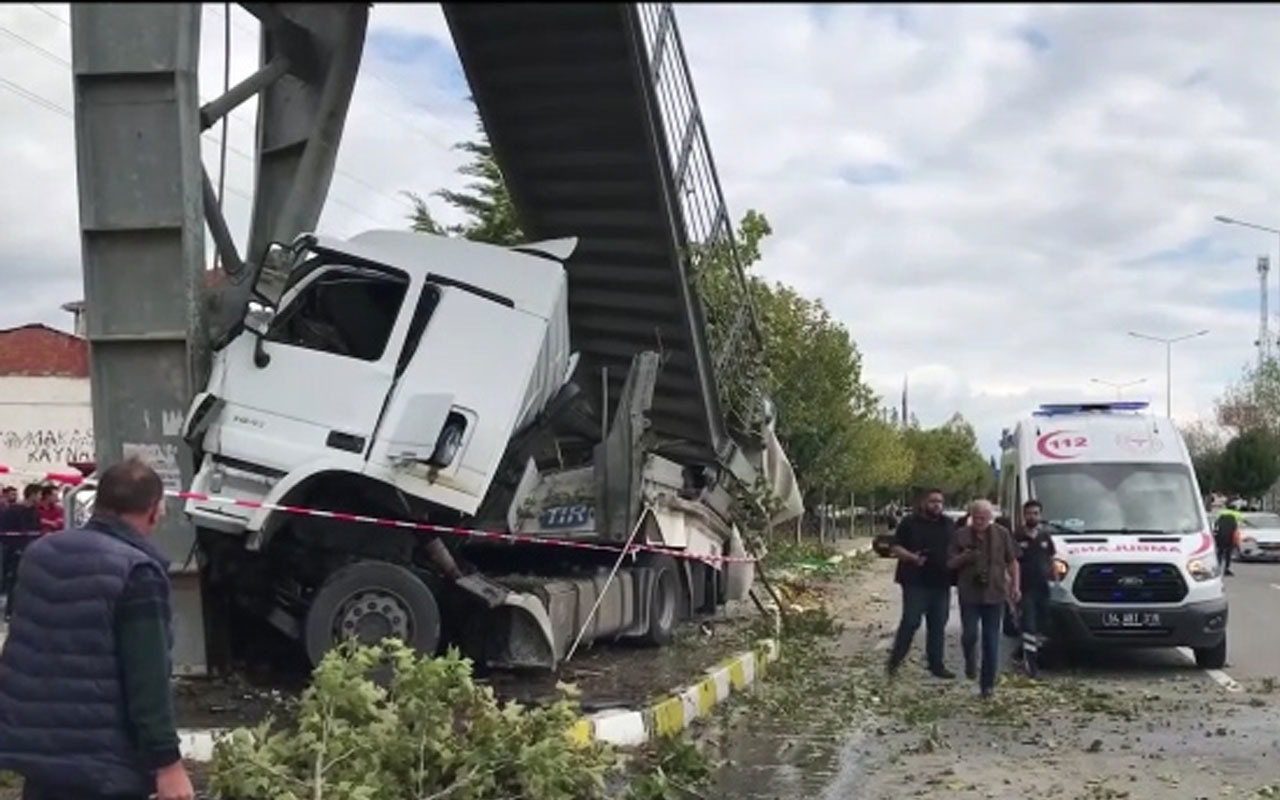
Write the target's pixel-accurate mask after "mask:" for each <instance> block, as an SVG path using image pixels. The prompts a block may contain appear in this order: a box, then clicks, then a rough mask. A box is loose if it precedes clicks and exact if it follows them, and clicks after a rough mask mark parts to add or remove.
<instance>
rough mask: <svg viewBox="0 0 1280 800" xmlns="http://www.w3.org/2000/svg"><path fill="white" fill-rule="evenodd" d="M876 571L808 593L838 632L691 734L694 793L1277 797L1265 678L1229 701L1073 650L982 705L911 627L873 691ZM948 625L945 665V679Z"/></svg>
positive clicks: (1139, 659) (1215, 689)
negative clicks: (696, 735)
mask: <svg viewBox="0 0 1280 800" xmlns="http://www.w3.org/2000/svg"><path fill="white" fill-rule="evenodd" d="M891 569H892V567H891V565H890V564H889V563H887V562H883V561H877V562H874V563H872V564H871V565H869V566H868V567H867V568H866V569H864V570H863V571H862V572H860V573H858V574H855V575H852V576H846V577H843V578H840V579H839V580H836V581H834V582H832V583H830V584H828V585H826V586H825V587H822V593H823V595H824V596H825V598H826V603H827V608H828V609H829V611H830V614H831V615H832V617H834V618H835V620H836V621H837V622H838V623H840V624H841V625H843V630H842V632H840V633H839V635H837V636H834V637H829V638H826V639H824V640H822V644H820V645H814V646H812V647H810V648H807V649H808V650H809V651H810V652H799V653H797V652H796V649H795V648H794V647H793V648H792V649H791V650H790V654H791V655H790V660H789V663H788V652H789V651H788V650H787V648H786V645H785V644H784V650H783V658H784V663H783V664H781V665H780V666H779V668H778V669H777V670H776V671H775V672H776V674H775V676H774V678H772V679H770V680H768V681H766V682H765V683H764V684H763V685H762V686H761V688H760V689H759V691H757V692H756V693H755V694H754V696H753V697H752V698H751V699H750V702H748V703H746V704H743V705H741V706H737V707H734V708H733V709H732V710H730V711H729V712H727V713H726V714H723V715H721V716H720V717H719V719H718V720H717V723H716V724H714V725H712V726H709V727H706V728H704V729H703V730H702V731H701V735H702V737H703V738H704V740H705V741H706V742H708V744H709V745H710V749H711V752H713V753H714V754H715V755H716V756H717V757H718V758H719V759H721V760H722V762H723V763H722V766H721V768H720V770H719V775H718V778H717V783H716V786H715V788H714V789H713V790H712V791H709V792H707V796H708V797H716V798H723V799H724V800H749V799H752V798H778V800H782V798H788V799H790V798H815V799H819V798H820V799H821V800H845V798H850V799H851V798H858V799H859V800H880V799H881V798H886V799H887V798H903V797H925V798H929V797H935V798H942V797H946V798H1011V799H1012V798H1027V797H1054V798H1066V799H1068V800H1075V799H1077V798H1078V799H1079V800H1098V799H1103V798H1133V799H1134V800H1144V799H1145V798H1169V799H1170V800H1172V799H1173V798H1188V799H1194V798H1221V797H1236V798H1267V797H1280V694H1277V693H1276V681H1274V680H1260V681H1251V682H1248V683H1247V684H1246V685H1245V686H1244V687H1243V690H1242V691H1239V692H1229V691H1226V690H1225V689H1224V688H1223V687H1222V686H1220V685H1219V684H1218V683H1216V682H1215V681H1214V680H1212V679H1211V676H1209V675H1207V674H1206V673H1205V672H1203V671H1201V670H1198V669H1196V668H1195V667H1194V666H1193V665H1191V664H1189V663H1188V664H1183V665H1178V664H1177V662H1176V661H1171V660H1169V659H1168V658H1167V657H1164V659H1163V660H1161V658H1157V657H1156V656H1148V655H1126V654H1117V655H1114V656H1106V657H1095V656H1092V655H1090V654H1081V653H1075V654H1068V657H1067V659H1066V660H1065V661H1064V662H1063V663H1062V664H1061V665H1060V666H1057V667H1056V668H1055V669H1053V670H1052V671H1049V672H1047V673H1043V677H1042V680H1040V681H1037V682H1032V681H1030V680H1028V679H1026V678H1025V677H1023V676H1022V675H1020V674H1019V673H1017V672H1016V671H1015V670H1014V669H1013V668H1012V667H1011V666H1007V667H1006V669H1005V670H1004V673H1003V675H1002V679H1001V683H1000V685H999V687H998V688H997V692H996V696H995V698H993V699H992V700H990V701H985V702H984V701H982V700H981V699H979V698H978V697H977V687H976V686H975V685H974V684H973V683H971V682H969V681H966V680H965V679H964V678H963V677H961V678H959V679H957V680H955V681H942V680H938V679H935V678H932V677H931V676H928V675H927V673H926V672H925V671H924V668H923V665H922V664H921V658H922V652H921V651H922V649H923V636H924V631H923V630H921V632H920V633H919V634H917V640H916V644H915V650H914V653H913V656H912V658H911V659H910V660H909V661H908V663H907V664H906V665H904V666H903V668H902V670H901V672H900V674H899V676H898V678H897V679H896V681H894V682H893V683H890V682H888V681H887V680H886V679H885V677H884V675H883V664H884V658H885V655H886V652H885V651H886V648H887V645H888V639H889V637H890V636H891V634H892V632H893V629H894V627H895V626H896V618H897V614H898V608H899V606H898V602H897V601H898V597H899V590H898V589H897V587H896V586H895V585H894V584H893V583H892V580H891V574H892V573H891ZM952 616H953V620H952V628H951V630H950V631H949V633H948V639H949V653H948V663H949V665H950V666H951V667H952V668H953V669H955V670H956V671H958V672H959V671H962V670H961V669H960V665H961V663H962V662H961V656H960V652H959V645H958V638H959V637H958V630H957V629H956V627H957V625H958V623H957V620H956V619H955V618H956V616H957V615H956V614H955V613H954V611H953V615H952ZM1259 635H1272V636H1274V635H1275V634H1274V631H1260V632H1259ZM1007 649H1008V648H1007V647H1006V650H1007ZM1275 669H1276V672H1277V673H1280V664H1277V665H1275ZM784 709H785V711H786V713H779V712H780V711H782V710H784Z"/></svg>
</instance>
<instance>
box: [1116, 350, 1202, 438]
mask: <svg viewBox="0 0 1280 800" xmlns="http://www.w3.org/2000/svg"><path fill="white" fill-rule="evenodd" d="M1208 332H1209V329H1208V328H1205V329H1203V330H1198V331H1196V332H1195V333H1188V334H1186V335H1184V336H1175V337H1174V338H1172V339H1166V338H1163V337H1160V336H1149V335H1147V334H1145V333H1134V332H1133V331H1129V335H1130V336H1133V337H1135V338H1138V339H1146V340H1148V341H1152V342H1159V343H1161V344H1163V345H1164V413H1165V416H1166V417H1168V418H1169V419H1173V346H1174V345H1175V344H1177V343H1178V342H1183V341H1186V340H1187V339H1194V338H1196V337H1197V336H1204V335H1205V334H1206V333H1208Z"/></svg>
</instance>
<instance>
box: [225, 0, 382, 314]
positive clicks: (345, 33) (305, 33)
mask: <svg viewBox="0 0 1280 800" xmlns="http://www.w3.org/2000/svg"><path fill="white" fill-rule="evenodd" d="M241 5H243V6H244V8H245V9H246V10H248V11H249V12H250V13H251V14H253V15H254V16H255V17H257V18H258V20H259V21H260V22H261V23H262V41H261V57H260V65H261V69H260V71H259V72H258V73H257V75H256V76H254V77H251V78H249V79H247V80H246V81H244V82H242V83H241V84H240V85H238V86H237V87H235V88H233V89H232V90H231V91H230V92H228V95H229V96H228V97H224V98H219V99H218V100H214V101H213V102H212V103H210V104H209V106H208V107H206V121H207V118H208V117H210V116H211V115H212V113H217V112H218V111H220V110H221V109H222V108H223V107H227V106H230V105H234V104H236V103H239V102H242V98H241V95H243V94H244V93H245V91H246V89H247V88H261V93H260V94H259V95H258V141H257V144H256V147H255V151H256V152H255V156H256V158H255V162H256V163H255V167H256V175H257V184H256V186H255V187H254V193H253V211H252V216H251V217H250V223H249V243H248V246H247V248H246V250H245V255H244V261H245V262H246V263H247V264H249V265H250V266H251V267H252V266H254V265H257V264H259V263H260V262H261V261H262V257H263V256H264V255H265V254H266V252H267V248H268V246H270V244H271V243H272V242H273V241H278V242H289V241H292V240H293V239H294V238H295V237H296V236H297V235H298V234H300V233H305V232H308V231H314V230H315V229H316V226H317V224H318V223H319V221H320V213H321V211H323V210H324V203H325V198H326V197H327V196H328V194H329V186H330V184H331V183H332V181H333V170H334V166H335V164H336V163H337V159H338V145H339V143H340V142H341V141H342V131H343V128H344V126H345V124H346V119H347V110H348V108H349V107H350V105H351V95H352V92H354V91H355V85H356V75H357V73H358V72H359V70H360V57H361V54H362V53H363V50H364V39H365V31H366V30H367V28H368V25H369V5H368V4H362V3H243V4H241ZM273 65H274V66H273ZM285 65H287V71H286V69H285ZM250 289H252V286H251V283H250V282H249V281H241V282H238V283H233V284H231V285H229V286H227V287H226V288H225V290H224V292H223V296H222V297H220V298H219V302H218V303H217V304H216V305H215V306H214V307H213V310H214V314H215V319H214V320H212V324H211V327H212V328H213V331H212V333H213V336H214V337H215V339H216V338H218V337H220V336H221V335H222V334H223V332H224V331H226V330H227V329H228V327H230V326H231V325H233V324H234V323H235V322H236V321H237V320H238V319H239V317H240V315H241V313H242V311H243V309H244V304H245V302H247V301H248V298H249V291H250Z"/></svg>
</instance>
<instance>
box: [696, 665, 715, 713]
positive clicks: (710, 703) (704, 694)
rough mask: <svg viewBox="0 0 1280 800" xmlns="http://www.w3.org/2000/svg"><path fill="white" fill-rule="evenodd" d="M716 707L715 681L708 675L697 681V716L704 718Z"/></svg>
mask: <svg viewBox="0 0 1280 800" xmlns="http://www.w3.org/2000/svg"><path fill="white" fill-rule="evenodd" d="M715 707H716V679H715V678H713V677H711V676H710V675H708V676H707V677H705V678H703V679H702V680H700V681H698V714H700V715H701V716H704V717H705V716H706V715H707V714H710V713H711V709H713V708H715Z"/></svg>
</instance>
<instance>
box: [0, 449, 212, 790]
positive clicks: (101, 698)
mask: <svg viewBox="0 0 1280 800" xmlns="http://www.w3.org/2000/svg"><path fill="white" fill-rule="evenodd" d="M94 506H95V510H94V516H93V518H92V519H90V520H89V522H88V523H86V524H85V526H84V527H83V528H78V529H74V530H67V531H60V532H57V533H53V534H49V535H48V536H45V537H43V538H41V539H39V540H37V541H36V542H34V543H32V544H31V546H30V547H28V548H27V550H26V552H25V553H24V554H23V557H22V562H21V564H20V565H19V567H18V580H17V584H16V585H15V587H14V590H13V597H12V603H11V608H10V610H11V612H12V617H11V619H10V622H9V636H8V639H7V640H6V641H5V644H4V651H3V652H2V653H0V769H7V770H12V771H14V772H17V773H19V774H21V775H22V776H23V777H24V778H25V779H26V780H25V785H24V788H23V794H22V796H23V798H24V800H72V798H75V800H99V799H102V800H106V798H120V800H125V798H130V799H131V800H142V799H143V798H147V797H156V798H157V799H158V800H191V798H192V797H193V795H194V791H193V789H192V786H191V780H190V778H188V776H187V772H186V769H185V768H184V767H183V764H182V758H181V754H180V752H179V750H178V734H177V729H176V726H175V722H174V712H173V695H172V692H171V690H170V684H169V676H170V672H171V661H170V648H171V647H172V643H173V634H172V627H171V618H170V610H169V577H168V562H167V561H166V559H165V557H164V556H163V555H162V554H161V553H160V551H159V550H158V549H157V548H156V546H155V545H154V544H152V543H151V541H150V540H149V539H148V538H147V537H148V535H149V534H150V533H151V531H152V529H153V528H154V527H155V526H156V524H157V523H158V522H159V521H160V518H161V516H162V514H163V513H164V487H163V485H162V484H161V482H160V478H159V476H157V475H156V473H155V471H154V470H152V469H151V468H150V467H149V466H147V465H146V464H145V463H143V462H142V461H140V460H137V459H129V460H126V461H124V462H122V463H119V464H116V465H115V466H112V467H111V468H109V469H107V470H106V472H104V473H103V474H102V477H101V478H100V479H99V481H98V486H97V492H96V496H95V497H94Z"/></svg>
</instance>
